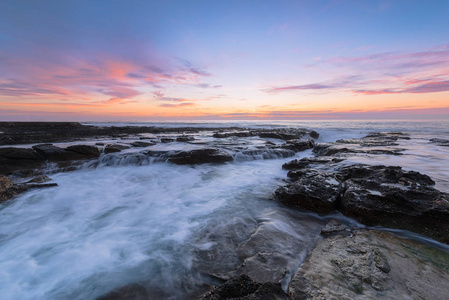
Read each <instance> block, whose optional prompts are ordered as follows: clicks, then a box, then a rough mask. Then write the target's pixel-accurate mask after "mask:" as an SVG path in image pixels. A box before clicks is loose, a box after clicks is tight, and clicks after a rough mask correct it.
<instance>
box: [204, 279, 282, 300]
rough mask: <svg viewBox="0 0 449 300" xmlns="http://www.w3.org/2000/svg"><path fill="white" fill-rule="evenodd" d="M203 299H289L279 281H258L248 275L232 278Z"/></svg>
mask: <svg viewBox="0 0 449 300" xmlns="http://www.w3.org/2000/svg"><path fill="white" fill-rule="evenodd" d="M199 299H201V300H225V299H239V300H256V299H266V300H271V299H273V300H281V299H287V294H286V293H285V292H284V291H283V290H282V287H281V285H280V284H279V283H270V282H266V283H258V282H254V281H252V280H251V278H250V277H248V276H246V275H241V276H238V277H234V278H231V279H230V280H228V281H227V282H225V283H224V284H223V285H221V286H219V287H216V288H215V289H213V290H212V291H211V292H208V293H206V294H205V295H204V296H202V297H201V298H199Z"/></svg>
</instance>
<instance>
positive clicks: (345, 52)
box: [0, 0, 449, 121]
mask: <svg viewBox="0 0 449 300" xmlns="http://www.w3.org/2000/svg"><path fill="white" fill-rule="evenodd" d="M448 16H449V1H447V0H439V1H437V0H426V1H422V0H419V1H415V0H352V1H350V0H348V1H346V0H296V1H282V0H277V1H264V0H260V1H255V0H254V1H251V0H238V1H232V0H226V1H225V0H222V1H221V0H213V1H211V0H204V1H171V0H164V1H149V0H147V1H143V0H142V1H140V0H126V1H125V0H123V1H116V0H101V1H99V0H86V1H85V0H1V1H0V121H1V120H3V121H14V120H18V121H31V120H33V121H161V120H174V121H183V120H263V119H267V120H268V119H287V120H309V119H318V120H319V119H343V120H345V119H397V118H400V119H402V118H403V119H449V17H448Z"/></svg>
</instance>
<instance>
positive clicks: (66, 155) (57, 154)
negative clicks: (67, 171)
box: [33, 144, 85, 162]
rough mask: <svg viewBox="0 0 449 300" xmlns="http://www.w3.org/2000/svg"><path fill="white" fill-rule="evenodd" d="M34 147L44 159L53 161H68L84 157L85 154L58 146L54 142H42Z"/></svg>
mask: <svg viewBox="0 0 449 300" xmlns="http://www.w3.org/2000/svg"><path fill="white" fill-rule="evenodd" d="M33 149H34V150H35V151H36V152H37V153H38V154H39V155H40V156H42V157H43V158H44V159H46V160H48V161H51V162H57V161H67V160H79V159H83V158H84V157H85V156H84V155H82V154H80V153H77V152H73V151H67V150H65V149H63V148H60V147H56V146H54V145H52V144H40V145H36V146H33Z"/></svg>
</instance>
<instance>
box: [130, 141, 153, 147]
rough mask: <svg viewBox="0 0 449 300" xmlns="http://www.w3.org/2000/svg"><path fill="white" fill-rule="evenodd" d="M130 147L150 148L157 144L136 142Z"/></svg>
mask: <svg viewBox="0 0 449 300" xmlns="http://www.w3.org/2000/svg"><path fill="white" fill-rule="evenodd" d="M130 145H131V146H133V147H148V146H154V145H156V143H155V142H142V141H135V142H132V143H131V144H130Z"/></svg>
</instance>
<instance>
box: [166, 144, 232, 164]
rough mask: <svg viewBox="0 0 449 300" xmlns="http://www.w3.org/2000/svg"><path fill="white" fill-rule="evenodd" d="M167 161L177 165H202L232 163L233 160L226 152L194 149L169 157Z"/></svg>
mask: <svg viewBox="0 0 449 300" xmlns="http://www.w3.org/2000/svg"><path fill="white" fill-rule="evenodd" d="M168 160H169V161H170V162H172V163H175V164H178V165H185V164H204V163H224V162H227V161H232V160H233V158H232V156H231V155H230V154H228V153H227V152H225V151H223V150H220V149H216V148H207V149H196V150H190V151H181V152H178V153H176V154H173V155H171V156H170V157H169V158H168Z"/></svg>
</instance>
